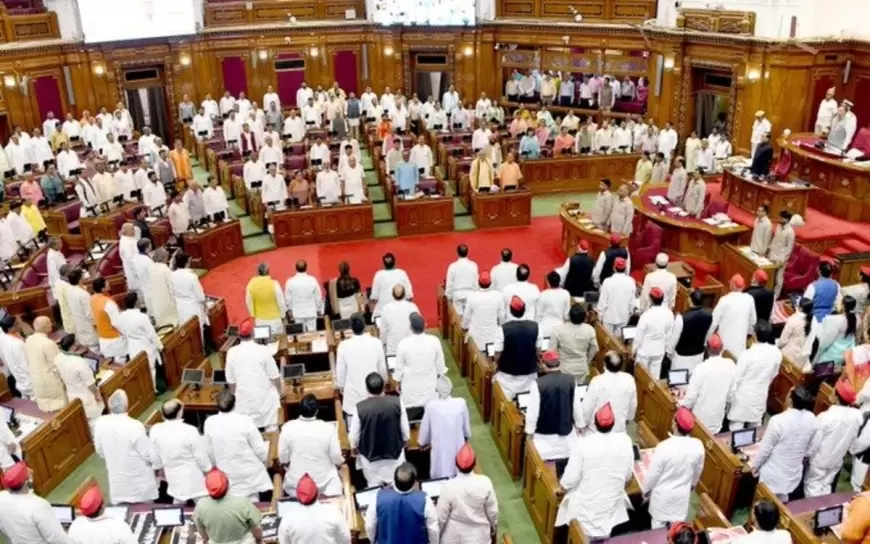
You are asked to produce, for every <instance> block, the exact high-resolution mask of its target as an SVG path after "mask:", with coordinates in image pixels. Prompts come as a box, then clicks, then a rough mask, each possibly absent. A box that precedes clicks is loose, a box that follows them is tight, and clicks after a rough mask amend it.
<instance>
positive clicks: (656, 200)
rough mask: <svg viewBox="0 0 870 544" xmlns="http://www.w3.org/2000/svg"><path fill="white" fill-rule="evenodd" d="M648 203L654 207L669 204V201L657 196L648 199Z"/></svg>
mask: <svg viewBox="0 0 870 544" xmlns="http://www.w3.org/2000/svg"><path fill="white" fill-rule="evenodd" d="M649 201H650V202H652V203H653V204H656V205H658V204H670V201H669V200H668V199H667V198H665V197H663V196H659V195H656V196H651V197H649Z"/></svg>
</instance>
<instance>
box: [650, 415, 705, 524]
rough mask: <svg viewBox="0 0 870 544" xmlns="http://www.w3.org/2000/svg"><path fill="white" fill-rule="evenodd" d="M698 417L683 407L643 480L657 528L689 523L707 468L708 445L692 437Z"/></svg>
mask: <svg viewBox="0 0 870 544" xmlns="http://www.w3.org/2000/svg"><path fill="white" fill-rule="evenodd" d="M694 426H695V416H694V415H692V412H690V411H689V410H688V409H686V408H684V407H680V408H678V409H677V413H676V416H675V417H674V426H673V432H672V434H671V436H669V437H668V438H666V439H665V440H662V441H661V442H659V443H658V445H657V446H656V448H655V451H654V452H653V457H652V461H651V462H650V464H649V468H648V469H647V472H646V476H645V477H644V481H643V485H642V488H643V494H644V495H645V496H648V497H649V513H650V516H651V517H652V527H653V529H658V528H660V527H664V526H665V525H666V524H667V523H668V522H670V523H674V522H678V521H686V520H687V518H688V517H689V499H690V497H691V495H692V490H693V489H695V486H696V485H698V480H699V479H700V478H701V471H702V470H703V469H704V455H705V452H704V444H703V443H701V441H700V440H698V439H697V438H693V437H691V436H689V433H691V432H692V429H693V428H694Z"/></svg>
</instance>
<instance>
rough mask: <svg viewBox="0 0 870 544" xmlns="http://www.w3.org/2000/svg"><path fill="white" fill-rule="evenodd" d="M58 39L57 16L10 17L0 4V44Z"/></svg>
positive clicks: (45, 14) (31, 15)
mask: <svg viewBox="0 0 870 544" xmlns="http://www.w3.org/2000/svg"><path fill="white" fill-rule="evenodd" d="M51 38H60V29H59V28H58V25H57V14H55V13H54V12H51V11H48V12H45V13H31V14H27V15H11V14H10V13H9V11H7V10H6V6H5V5H4V4H0V42H26V41H33V40H46V39H51Z"/></svg>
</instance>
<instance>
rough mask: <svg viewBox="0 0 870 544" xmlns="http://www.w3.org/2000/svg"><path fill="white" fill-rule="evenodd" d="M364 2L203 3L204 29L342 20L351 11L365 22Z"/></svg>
mask: <svg viewBox="0 0 870 544" xmlns="http://www.w3.org/2000/svg"><path fill="white" fill-rule="evenodd" d="M365 8H366V5H365V0H253V1H250V0H249V1H248V2H208V1H207V0H206V3H205V25H206V26H209V27H220V26H236V25H256V24H270V23H286V22H287V21H289V20H290V17H291V16H292V17H295V19H296V20H297V21H306V20H317V21H325V20H328V19H345V18H346V15H347V12H348V10H353V13H354V14H355V15H356V17H355V19H359V20H365V18H366V9H365Z"/></svg>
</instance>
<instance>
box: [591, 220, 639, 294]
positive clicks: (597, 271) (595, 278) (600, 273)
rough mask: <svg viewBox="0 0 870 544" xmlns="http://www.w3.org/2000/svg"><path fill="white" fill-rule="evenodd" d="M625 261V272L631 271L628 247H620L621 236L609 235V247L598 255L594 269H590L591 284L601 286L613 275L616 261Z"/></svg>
mask: <svg viewBox="0 0 870 544" xmlns="http://www.w3.org/2000/svg"><path fill="white" fill-rule="evenodd" d="M619 258H622V259H625V270H631V255H629V253H628V247H622V236H621V235H620V234H617V233H613V234H611V235H610V247H608V248H607V249H605V250H604V251H602V252H601V253H599V254H598V260H596V261H595V267H594V268H593V269H592V283H593V284H595V285H596V286H597V285H601V284H602V283H604V280H606V279H607V278H609V277H610V276H612V275H613V269H614V267H615V265H616V259H619Z"/></svg>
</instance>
